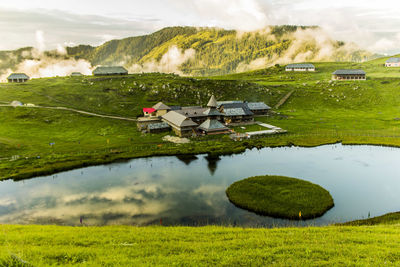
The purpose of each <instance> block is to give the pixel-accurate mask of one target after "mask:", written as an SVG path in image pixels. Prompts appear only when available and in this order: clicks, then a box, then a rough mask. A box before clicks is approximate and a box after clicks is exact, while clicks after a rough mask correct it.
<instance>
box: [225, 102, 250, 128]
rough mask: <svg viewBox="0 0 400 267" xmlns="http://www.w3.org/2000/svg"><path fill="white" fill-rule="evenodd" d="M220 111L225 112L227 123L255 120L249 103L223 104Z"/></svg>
mask: <svg viewBox="0 0 400 267" xmlns="http://www.w3.org/2000/svg"><path fill="white" fill-rule="evenodd" d="M219 111H220V112H221V113H223V114H224V122H225V123H226V124H238V123H249V122H253V121H254V113H253V112H251V110H250V109H249V107H248V106H247V103H245V102H243V103H231V104H222V105H221V106H220V107H219Z"/></svg>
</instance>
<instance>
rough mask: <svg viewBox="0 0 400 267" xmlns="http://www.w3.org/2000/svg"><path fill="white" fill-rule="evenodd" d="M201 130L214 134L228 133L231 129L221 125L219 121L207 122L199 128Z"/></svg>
mask: <svg viewBox="0 0 400 267" xmlns="http://www.w3.org/2000/svg"><path fill="white" fill-rule="evenodd" d="M199 129H200V130H203V131H206V132H214V131H228V130H229V128H228V127H226V126H225V125H223V124H222V123H220V122H219V121H217V120H210V119H208V120H206V121H205V122H203V123H202V124H201V125H200V126H199Z"/></svg>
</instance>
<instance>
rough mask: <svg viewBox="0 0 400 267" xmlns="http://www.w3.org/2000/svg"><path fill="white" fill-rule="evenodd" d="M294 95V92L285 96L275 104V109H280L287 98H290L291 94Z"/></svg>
mask: <svg viewBox="0 0 400 267" xmlns="http://www.w3.org/2000/svg"><path fill="white" fill-rule="evenodd" d="M293 93H294V90H292V91H290V92H289V93H288V94H287V95H285V96H284V97H283V98H282V99H281V100H280V101H279V102H278V104H276V106H275V109H278V108H280V106H282V105H283V104H285V102H286V101H287V100H288V99H289V97H291V96H292V94H293Z"/></svg>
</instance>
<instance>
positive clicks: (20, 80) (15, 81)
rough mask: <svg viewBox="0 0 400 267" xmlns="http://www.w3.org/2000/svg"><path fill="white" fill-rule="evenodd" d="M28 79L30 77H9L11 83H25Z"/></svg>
mask: <svg viewBox="0 0 400 267" xmlns="http://www.w3.org/2000/svg"><path fill="white" fill-rule="evenodd" d="M27 81H28V79H8V82H9V83H24V82H27Z"/></svg>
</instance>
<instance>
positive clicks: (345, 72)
mask: <svg viewBox="0 0 400 267" xmlns="http://www.w3.org/2000/svg"><path fill="white" fill-rule="evenodd" d="M332 74H333V75H365V74H366V73H365V71H363V70H337V71H335V72H334V73H332Z"/></svg>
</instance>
